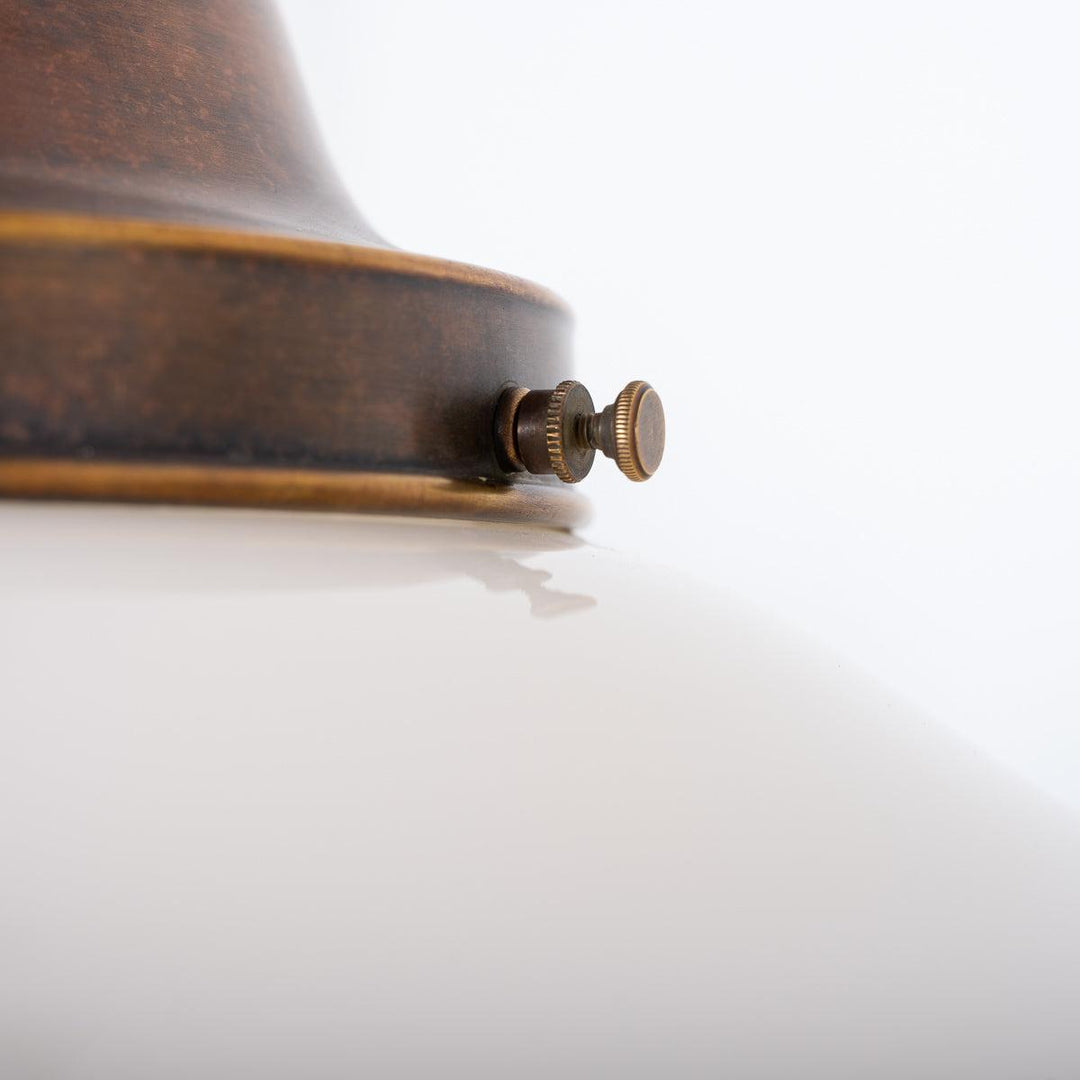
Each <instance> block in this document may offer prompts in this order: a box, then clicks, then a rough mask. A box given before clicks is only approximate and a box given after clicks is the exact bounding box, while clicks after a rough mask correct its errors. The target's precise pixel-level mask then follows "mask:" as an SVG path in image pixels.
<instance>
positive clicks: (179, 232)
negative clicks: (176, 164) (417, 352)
mask: <svg viewBox="0 0 1080 1080" xmlns="http://www.w3.org/2000/svg"><path fill="white" fill-rule="evenodd" d="M28 242H29V243H35V244H48V245H68V246H80V247H86V246H90V247H125V246H126V247H142V248H168V249H171V250H173V251H185V250H194V251H199V252H206V251H207V250H211V251H215V252H219V253H224V254H229V255H237V256H254V257H259V258H268V259H290V260H296V261H300V262H317V263H323V264H328V265H332V266H343V267H350V268H360V269H369V270H376V271H381V272H383V273H387V274H400V275H404V276H406V277H421V278H430V279H433V280H437V281H454V282H457V283H459V284H461V285H473V286H477V287H479V288H485V289H496V290H498V291H500V292H504V293H508V294H510V295H511V296H517V297H520V298H521V299H524V300H529V301H530V302H532V303H534V304H543V305H545V306H546V307H551V308H555V309H557V310H558V311H561V312H563V313H564V314H567V315H568V314H569V308H568V307H567V305H566V303H565V302H564V301H563V300H562V299H561V298H560V297H559V296H557V295H556V294H555V293H553V292H551V291H549V290H548V289H545V288H543V287H542V286H540V285H536V284H534V283H533V282H531V281H526V280H525V279H524V278H519V277H514V276H513V275H512V274H502V273H499V272H498V271H497V270H487V269H485V268H484V267H480V266H471V265H469V264H468V263H458V262H452V261H450V260H448V259H437V258H434V257H432V256H430V255H413V254H411V253H410V252H407V251H398V250H397V249H395V248H379V247H365V246H362V245H359V244H344V243H340V242H335V241H332V240H312V239H308V238H300V237H293V236H279V235H275V234H267V233H260V232H250V233H248V232H242V231H240V230H233V229H217V228H207V227H205V226H200V225H170V224H161V223H158V222H151V221H140V220H138V219H137V218H109V217H101V218H99V217H88V216H84V215H76V214H50V213H22V212H20V213H7V214H5V213H0V244H3V243H28Z"/></svg>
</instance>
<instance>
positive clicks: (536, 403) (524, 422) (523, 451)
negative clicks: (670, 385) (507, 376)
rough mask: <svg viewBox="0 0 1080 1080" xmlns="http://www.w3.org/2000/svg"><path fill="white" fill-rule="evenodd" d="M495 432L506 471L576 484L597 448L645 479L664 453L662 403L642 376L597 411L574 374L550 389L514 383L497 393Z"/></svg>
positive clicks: (586, 471)
mask: <svg viewBox="0 0 1080 1080" xmlns="http://www.w3.org/2000/svg"><path fill="white" fill-rule="evenodd" d="M495 435H496V445H497V446H498V449H499V456H500V459H501V463H502V465H503V468H505V469H507V470H508V471H514V470H517V471H526V472H531V473H536V474H540V475H544V474H554V475H555V476H557V477H558V478H559V479H560V480H562V481H563V482H564V483H567V484H576V483H577V482H578V481H579V480H584V479H585V477H586V476H588V475H589V470H590V469H591V468H592V465H593V460H594V459H595V457H596V451H597V450H600V451H601V452H603V454H604V455H605V456H607V457H609V458H613V459H614V460H615V462H616V464H617V465H618V466H619V468H620V469H621V470H622V471H623V472H624V473H625V474H626V475H627V476H628V477H629V478H630V479H631V480H638V481H641V480H648V479H649V477H650V476H652V475H653V474H654V473H655V472H656V470H657V469H658V468H659V467H660V460H661V458H662V457H663V456H664V406H663V405H662V404H661V402H660V395H659V394H657V392H656V391H655V390H654V389H653V388H652V387H651V386H650V385H649V384H648V383H647V382H644V381H643V380H640V379H639V380H637V381H635V382H632V383H628V384H627V386H626V387H624V389H623V390H622V392H621V393H620V394H619V396H618V397H617V398H616V399H615V401H614V402H613V403H612V404H611V405H608V406H607V408H605V409H603V410H602V411H601V412H597V411H596V407H595V406H594V405H593V400H592V396H591V395H590V394H589V391H588V390H586V389H585V387H584V386H582V385H581V383H579V382H575V381H574V380H573V379H567V380H566V381H564V382H561V383H559V385H558V386H556V387H555V389H554V390H526V389H525V388H524V387H520V386H518V387H512V388H511V389H509V390H507V391H506V392H505V393H504V394H503V395H502V397H501V398H500V399H499V405H498V408H497V410H496V416H495Z"/></svg>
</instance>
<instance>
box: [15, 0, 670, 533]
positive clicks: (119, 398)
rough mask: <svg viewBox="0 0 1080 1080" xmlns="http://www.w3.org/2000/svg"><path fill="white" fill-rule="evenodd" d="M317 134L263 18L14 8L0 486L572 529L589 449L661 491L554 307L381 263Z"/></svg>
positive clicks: (474, 273) (126, 8)
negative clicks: (589, 376)
mask: <svg viewBox="0 0 1080 1080" xmlns="http://www.w3.org/2000/svg"><path fill="white" fill-rule="evenodd" d="M314 132H315V129H314V125H313V124H312V121H311V118H310V116H309V114H308V110H307V108H306V106H305V104H304V98H303V94H302V92H301V89H300V87H299V84H298V81H297V79H296V75H295V72H294V70H293V66H292V63H291V61H290V58H289V53H288V50H287V48H286V45H285V42H284V40H283V36H282V34H281V30H280V26H279V23H278V20H277V18H276V15H275V12H274V11H273V8H272V5H271V4H269V3H265V2H261V0H257V2H250V3H245V4H242V5H238V4H234V3H229V2H228V0H207V2H205V3H201V4H199V5H188V4H182V3H177V2H175V0H93V2H90V0H67V2H64V3H61V2H59V0H41V2H39V3H35V4H33V5H26V4H22V3H18V2H16V0H0V494H5V495H9V496H17V497H68V498H95V499H98V498H100V499H127V500H151V501H166V502H194V503H215V504H230V505H231V504H238V505H260V506H263V505H268V506H283V507H304V508H324V509H348V510H366V511H372V512H395V513H396V512H409V513H420V514H431V515H438V516H451V517H470V518H474V517H475V518H492V519H496V520H514V521H519V520H528V521H536V522H543V523H546V524H552V525H558V526H570V525H574V524H576V523H578V522H580V521H581V520H582V518H583V516H584V514H585V504H584V502H583V501H582V500H581V498H580V497H579V496H577V495H576V494H574V493H573V491H572V489H568V488H566V487H565V486H564V482H566V483H573V482H576V481H577V480H580V479H582V478H583V476H584V475H585V474H586V473H587V472H588V469H589V467H591V464H592V459H593V455H594V453H595V451H596V450H597V449H599V450H600V451H601V452H602V453H605V454H607V455H608V456H611V457H613V458H614V459H615V460H616V462H617V463H618V465H619V467H620V468H622V469H623V471H624V472H625V473H626V474H627V475H628V476H630V477H631V478H632V479H635V480H641V479H645V478H647V477H648V476H649V475H651V474H652V472H654V471H655V468H656V466H657V465H658V464H659V458H660V454H661V453H662V448H663V411H662V408H661V407H660V404H659V398H658V397H656V394H655V391H652V389H651V388H650V387H648V384H645V383H634V384H631V385H630V387H627V390H626V391H624V395H622V396H620V398H619V399H618V401H617V402H616V403H615V405H613V406H611V407H610V409H609V410H604V411H603V412H600V413H597V412H596V411H595V409H594V408H593V405H592V399H591V397H589V395H588V392H587V391H585V390H584V388H583V387H581V386H580V384H578V383H570V382H569V380H568V379H567V376H568V375H569V374H570V372H571V347H570V339H571V320H570V315H569V313H568V311H567V309H566V307H565V305H563V304H562V302H561V301H560V300H558V298H556V297H555V296H554V295H552V294H551V293H549V292H548V291H547V290H545V289H542V288H540V287H539V286H536V285H533V284H531V283H529V282H526V281H522V280H520V279H518V278H514V277H511V276H509V275H505V274H500V273H496V272H493V271H488V270H482V269H479V268H476V267H470V266H465V265H462V264H459V263H453V262H448V261H445V260H441V259H434V258H429V257H427V256H421V255H412V254H408V253H405V252H401V251H398V250H396V249H394V248H392V247H391V246H389V245H388V244H387V243H386V242H385V241H383V240H382V239H381V238H380V237H379V236H378V235H377V234H376V233H375V232H374V231H373V230H372V229H371V227H370V226H369V225H368V224H367V223H366V221H364V219H363V218H362V217H361V216H360V215H359V214H358V213H357V212H356V210H355V208H354V207H353V205H352V203H351V201H350V200H349V198H348V197H347V196H346V194H345V193H344V191H343V189H342V187H341V185H340V183H339V181H338V180H337V178H336V176H335V175H334V173H333V170H332V169H331V168H330V167H329V165H328V163H327V160H326V156H325V153H324V151H323V148H322V146H321V145H320V143H319V141H318V139H317V137H316V135H315V134H314ZM537 386H539V387H554V388H555V389H553V390H547V391H526V390H524V388H526V387H537ZM620 402H622V405H620V404H619V403H620Z"/></svg>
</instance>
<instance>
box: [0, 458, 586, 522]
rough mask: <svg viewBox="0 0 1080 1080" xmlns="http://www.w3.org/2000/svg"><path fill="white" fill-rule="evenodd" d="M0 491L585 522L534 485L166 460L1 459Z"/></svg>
mask: <svg viewBox="0 0 1080 1080" xmlns="http://www.w3.org/2000/svg"><path fill="white" fill-rule="evenodd" d="M0 496H3V497H8V498H24V499H93V500H101V501H106V502H153V503H180V504H186V505H197V506H247V507H262V508H276V509H287V510H336V511H345V512H352V513H365V514H404V515H416V516H422V517H436V518H457V519H465V520H475V521H503V522H516V523H521V524H531V525H546V526H552V527H555V528H562V529H570V528H574V527H576V526H579V525H582V524H584V523H585V522H586V521H587V520H588V518H589V504H588V502H587V500H585V499H584V498H583V497H582V496H581V495H579V494H577V493H576V492H574V491H571V490H568V489H566V488H562V487H554V486H552V485H548V484H542V483H535V482H533V483H512V484H494V483H482V482H479V481H465V480H450V479H447V478H445V477H440V476H424V475H413V474H407V473H375V472H337V471H333V472H328V471H322V470H315V469H293V468H267V467H261V466H260V467H246V466H237V465H190V464H177V463H172V462H168V463H155V462H134V461H133V462H127V461H81V460H69V459H61V458H57V459H53V458H8V459H3V458H0Z"/></svg>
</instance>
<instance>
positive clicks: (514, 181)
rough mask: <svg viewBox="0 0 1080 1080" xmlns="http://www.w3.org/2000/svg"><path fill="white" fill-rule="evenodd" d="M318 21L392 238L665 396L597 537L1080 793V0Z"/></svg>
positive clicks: (314, 10)
mask: <svg viewBox="0 0 1080 1080" xmlns="http://www.w3.org/2000/svg"><path fill="white" fill-rule="evenodd" d="M282 6H283V11H284V14H285V17H286V22H287V24H288V27H289V29H290V31H291V33H292V36H293V41H294V45H295V46H296V48H297V50H298V54H299V58H300V62H301V66H302V69H303V72H304V76H305V78H306V80H307V84H308V87H309V91H310V93H311V96H312V98H313V101H314V104H315V108H316V111H317V114H318V117H319V120H320V122H321V124H322V127H323V131H324V134H325V136H326V138H327V141H328V143H329V146H330V150H331V153H332V156H333V158H334V159H335V161H336V163H337V165H338V167H339V169H340V170H341V172H342V175H343V176H344V179H345V181H346V183H347V184H348V186H349V188H350V190H351V191H352V192H353V194H354V195H355V197H356V199H357V201H358V203H359V204H360V207H361V209H362V210H363V211H364V213H365V215H366V216H367V217H368V218H369V220H371V222H372V223H373V224H374V225H375V227H376V228H377V229H378V230H379V231H380V232H381V233H382V234H383V235H384V236H386V237H387V238H388V239H390V240H391V241H392V242H393V243H395V244H396V245H398V246H400V247H403V248H406V249H409V250H413V251H421V252H427V253H431V254H437V255H443V256H447V257H451V258H456V259H460V260H464V261H468V262H475V263H480V264H483V265H488V266H492V267H495V268H498V269H501V270H507V271H510V272H513V273H517V274H521V275H523V276H526V277H530V278H533V279H535V280H537V281H540V282H542V283H543V284H545V285H548V286H551V287H553V288H554V289H556V290H557V291H558V292H560V293H562V295H564V296H565V297H566V298H567V299H568V300H569V301H570V303H571V304H572V305H573V307H574V308H575V310H576V312H577V317H578V336H577V343H578V364H577V372H576V374H577V375H578V377H580V378H581V379H582V380H583V381H584V382H585V383H586V384H587V385H588V386H589V387H590V389H591V390H592V391H593V394H594V396H595V397H596V398H597V399H599V398H601V397H603V398H604V399H605V400H610V398H611V396H613V395H614V393H615V392H616V391H617V390H618V389H619V387H620V386H621V385H622V384H623V383H624V382H626V381H627V380H629V379H631V378H647V379H650V380H651V381H653V382H654V383H655V385H656V386H657V388H658V389H659V390H660V391H661V393H662V395H663V397H664V401H665V405H666V407H667V414H668V425H669V441H668V456H667V459H666V461H665V463H664V467H663V470H662V471H661V473H660V474H659V475H658V477H657V478H656V479H655V480H654V481H652V482H651V483H650V484H647V485H644V486H636V485H635V486H632V485H630V484H628V483H626V482H625V481H624V480H622V478H621V477H620V476H619V475H618V474H617V472H616V471H615V470H614V468H612V467H609V466H608V463H598V466H597V468H596V470H595V472H594V476H592V477H590V479H589V481H588V491H587V493H588V495H589V496H590V498H591V499H592V501H593V503H594V506H595V508H596V521H595V523H594V525H593V526H592V527H591V528H590V529H589V530H588V533H587V534H588V535H589V536H590V538H592V539H593V540H594V541H595V542H597V543H601V544H607V545H611V546H617V547H620V548H623V549H633V550H637V551H640V552H641V553H642V554H643V555H645V556H647V557H648V558H650V559H651V560H654V561H655V560H659V561H663V562H667V563H674V564H677V565H680V566H684V567H687V568H689V569H692V570H693V572H695V573H696V574H697V575H699V576H700V577H702V578H703V579H706V580H708V581H710V582H712V583H714V584H717V585H719V586H720V587H722V588H726V589H729V590H731V591H734V592H737V593H739V594H741V595H743V596H745V597H749V598H751V599H753V600H754V601H756V602H758V603H759V604H761V605H763V606H765V607H768V608H770V609H772V610H773V611H774V612H778V613H780V614H781V615H782V616H783V617H785V618H787V619H788V620H789V621H791V622H794V623H796V624H799V625H801V626H802V627H804V628H806V629H808V630H809V631H810V632H811V633H812V634H814V635H815V636H816V637H818V638H819V639H821V640H823V641H825V642H827V643H829V644H830V645H832V646H834V647H835V648H836V649H837V650H838V651H839V652H840V653H842V654H845V655H847V656H848V657H850V658H852V659H854V660H855V661H857V662H858V663H860V664H861V665H862V666H864V667H865V668H866V669H867V670H869V671H870V672H872V673H874V674H876V675H877V676H878V677H879V678H880V679H881V680H883V681H884V682H886V683H888V684H890V685H891V686H893V687H894V688H897V689H898V690H900V691H901V692H902V693H903V694H904V695H906V696H907V697H908V698H909V699H910V700H911V701H913V702H914V703H916V704H917V705H919V706H921V707H922V708H923V709H924V710H926V711H927V712H928V713H929V714H930V715H932V716H934V717H936V718H938V719H941V720H942V721H944V722H947V723H948V724H950V725H952V726H953V727H955V728H956V729H958V730H959V731H961V732H963V733H965V734H967V735H969V736H970V737H972V738H973V739H975V740H977V741H978V742H979V743H981V744H982V745H983V746H984V747H985V748H987V749H988V750H990V751H991V752H992V753H993V754H995V755H996V756H998V757H999V758H1001V759H1002V760H1004V761H1006V762H1009V763H1011V764H1012V765H1013V766H1015V767H1016V768H1017V769H1018V770H1020V771H1022V772H1023V773H1026V774H1027V775H1028V776H1029V777H1031V778H1032V779H1034V780H1035V781H1036V782H1037V783H1039V784H1040V785H1042V786H1043V787H1044V788H1046V789H1047V790H1050V791H1052V792H1054V793H1056V794H1057V795H1058V796H1059V797H1061V798H1064V799H1066V800H1068V801H1070V802H1072V803H1073V805H1074V806H1078V807H1080V723H1078V722H1077V721H1078V719H1080V678H1078V673H1077V653H1078V644H1080V614H1078V612H1080V605H1078V601H1080V573H1078V571H1077V565H1076V563H1077V551H1078V549H1080V513H1078V510H1077V490H1078V479H1080V433H1078V430H1077V386H1078V380H1077V377H1076V366H1077V360H1078V356H1080V317H1078V310H1077V295H1078V289H1077V286H1078V279H1080V243H1078V241H1080V210H1078V199H1080V153H1078V149H1077V144H1078V122H1080V118H1078V110H1077V104H1078V102H1080V63H1078V59H1077V58H1078V40H1080V37H1078V35H1080V18H1078V16H1077V15H1076V14H1074V12H1075V10H1076V9H1075V8H1074V7H1073V6H1072V5H1068V4H1057V5H1039V4H1031V3H1025V4H1019V3H1013V4H995V3H956V2H940V0H939V2H935V3H931V4H919V3H902V4H901V3H893V4H874V3H862V4H855V3H852V4H839V3H835V2H824V3H816V4H798V3H788V4H781V3H769V2H765V3H745V2H742V3H673V2H670V0H669V2H666V3H663V4H660V3H655V4H641V3H633V2H623V3H614V2H610V3H601V2H594V0H578V2H567V0H545V3H543V4H538V3H533V4H528V5H524V4H515V3H507V2H489V0H455V2H454V3H435V2H431V0H364V2H354V0H285V2H284V3H283V5H282ZM601 466H605V467H603V468H602V467H601Z"/></svg>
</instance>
